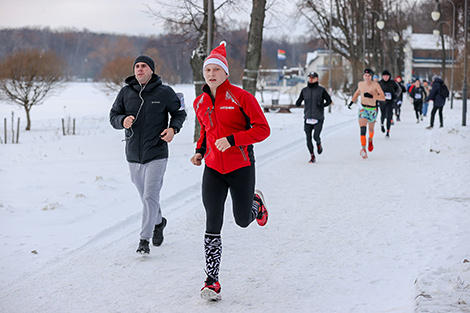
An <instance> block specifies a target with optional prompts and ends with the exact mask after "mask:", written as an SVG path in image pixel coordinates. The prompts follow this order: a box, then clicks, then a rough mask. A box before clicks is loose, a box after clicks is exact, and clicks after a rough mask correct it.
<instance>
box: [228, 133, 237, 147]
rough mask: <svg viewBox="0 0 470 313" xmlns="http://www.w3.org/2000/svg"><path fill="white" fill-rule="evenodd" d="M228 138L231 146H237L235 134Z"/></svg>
mask: <svg viewBox="0 0 470 313" xmlns="http://www.w3.org/2000/svg"><path fill="white" fill-rule="evenodd" d="M227 140H228V143H229V144H230V146H231V147H233V146H235V137H234V136H233V134H231V135H229V136H227Z"/></svg>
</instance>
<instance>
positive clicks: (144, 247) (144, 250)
mask: <svg viewBox="0 0 470 313" xmlns="http://www.w3.org/2000/svg"><path fill="white" fill-rule="evenodd" d="M136 252H137V253H140V254H149V253H150V248H149V242H148V240H145V239H140V242H139V247H138V248H137V251H136Z"/></svg>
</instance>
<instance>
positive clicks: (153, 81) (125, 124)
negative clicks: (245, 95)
mask: <svg viewBox="0 0 470 313" xmlns="http://www.w3.org/2000/svg"><path fill="white" fill-rule="evenodd" d="M154 71H155V62H154V61H153V60H152V59H151V58H150V57H148V56H146V55H141V56H139V57H137V58H136V59H135V61H134V75H132V76H130V77H128V78H126V80H125V82H126V84H127V86H125V87H123V88H122V89H121V90H120V91H119V94H118V95H117V97H116V100H115V101H114V104H113V106H112V108H111V111H110V114H109V116H110V122H111V125H112V126H113V127H114V128H115V129H123V128H125V139H124V140H125V141H126V158H127V161H128V162H129V170H130V174H131V180H132V182H133V183H134V185H135V186H136V187H137V190H138V192H139V194H140V198H141V200H142V204H143V214H142V229H141V233H140V243H139V247H138V248H137V252H138V253H150V248H149V241H150V238H152V242H153V245H154V246H157V247H158V246H160V245H161V244H162V242H163V229H164V228H165V226H166V223H167V221H166V219H165V218H164V217H163V216H162V212H161V208H160V190H161V188H162V185H163V176H164V174H165V170H166V165H167V162H168V143H169V142H171V141H172V140H173V136H174V135H175V134H176V133H178V132H179V131H180V129H181V127H182V126H183V122H184V120H185V119H186V111H185V110H184V107H183V106H182V105H181V101H180V100H179V98H178V96H177V95H176V94H175V92H174V91H173V89H172V88H171V87H169V86H166V85H163V84H162V80H161V78H160V77H159V76H158V75H156V74H155V73H154ZM170 117H171V118H170Z"/></svg>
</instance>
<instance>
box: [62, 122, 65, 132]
mask: <svg viewBox="0 0 470 313" xmlns="http://www.w3.org/2000/svg"><path fill="white" fill-rule="evenodd" d="M62 134H63V135H64V136H65V121H64V119H62Z"/></svg>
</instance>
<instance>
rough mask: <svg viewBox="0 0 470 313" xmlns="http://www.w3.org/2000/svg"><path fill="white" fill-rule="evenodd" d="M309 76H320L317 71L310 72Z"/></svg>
mask: <svg viewBox="0 0 470 313" xmlns="http://www.w3.org/2000/svg"><path fill="white" fill-rule="evenodd" d="M307 76H308V77H312V78H316V77H318V73H316V72H310V73H308V75H307Z"/></svg>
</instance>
